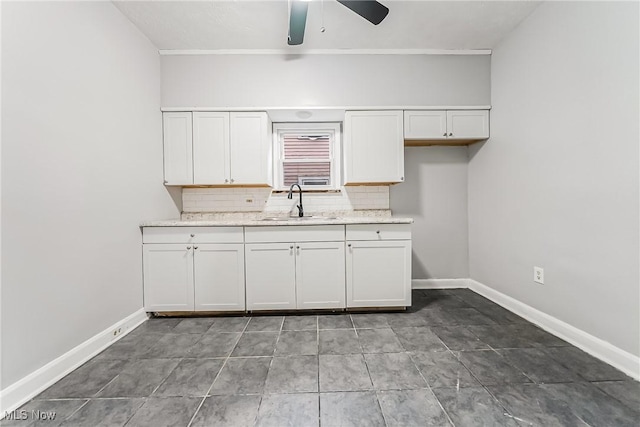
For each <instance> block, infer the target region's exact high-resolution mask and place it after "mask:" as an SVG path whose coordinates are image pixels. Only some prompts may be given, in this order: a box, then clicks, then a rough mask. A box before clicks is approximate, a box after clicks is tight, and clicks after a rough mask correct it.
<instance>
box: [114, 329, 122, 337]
mask: <svg viewBox="0 0 640 427" xmlns="http://www.w3.org/2000/svg"><path fill="white" fill-rule="evenodd" d="M121 333H122V328H118V329H114V330H113V336H114V337H117V336H118V335H120V334H121Z"/></svg>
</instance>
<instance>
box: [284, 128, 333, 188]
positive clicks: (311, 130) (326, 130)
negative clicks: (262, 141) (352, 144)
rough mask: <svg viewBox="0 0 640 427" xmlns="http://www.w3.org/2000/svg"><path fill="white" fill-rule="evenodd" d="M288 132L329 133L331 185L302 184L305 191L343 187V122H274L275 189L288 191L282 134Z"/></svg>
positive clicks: (300, 161) (311, 160) (310, 160)
mask: <svg viewBox="0 0 640 427" xmlns="http://www.w3.org/2000/svg"><path fill="white" fill-rule="evenodd" d="M287 133H289V134H290V133H308V134H327V133H328V134H329V135H330V136H331V137H330V143H329V162H330V163H331V166H330V170H331V172H330V182H331V184H330V185H301V187H302V190H303V191H314V190H316V191H332V190H340V188H341V183H342V182H341V180H340V179H341V175H340V173H341V170H342V169H341V162H340V160H341V154H342V149H341V148H342V146H341V141H342V123H340V122H321V123H274V124H273V154H274V156H273V175H274V177H273V190H274V191H288V190H289V187H285V185H284V166H283V165H284V163H285V162H284V144H283V139H282V135H283V134H287ZM297 162H299V163H305V162H308V163H313V162H317V160H314V159H299V160H298V161H297Z"/></svg>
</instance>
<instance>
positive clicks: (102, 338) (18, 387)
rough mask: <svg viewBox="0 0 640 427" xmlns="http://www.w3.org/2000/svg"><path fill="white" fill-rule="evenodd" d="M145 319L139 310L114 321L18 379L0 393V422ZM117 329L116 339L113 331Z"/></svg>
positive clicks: (144, 315) (145, 315)
mask: <svg viewBox="0 0 640 427" xmlns="http://www.w3.org/2000/svg"><path fill="white" fill-rule="evenodd" d="M146 320H147V314H146V313H145V311H144V309H142V308H141V309H140V310H138V311H136V312H135V313H133V314H131V315H129V316H127V317H126V318H124V319H122V320H120V321H119V322H116V323H115V324H113V325H112V326H110V327H109V328H107V329H105V330H104V331H102V332H100V333H98V334H97V335H95V336H93V337H91V338H89V339H88V340H86V341H85V342H83V343H82V344H80V345H78V346H77V347H75V348H73V349H71V350H69V351H68V352H66V353H65V354H63V355H62V356H60V357H58V358H57V359H55V360H52V361H51V362H49V363H47V364H46V365H44V366H43V367H42V368H40V369H38V370H36V371H34V372H32V373H31V374H29V375H27V376H26V377H24V378H22V379H21V380H19V381H17V382H15V383H13V384H11V385H10V386H9V387H7V388H5V389H4V390H2V391H0V419H2V417H3V416H4V415H5V414H6V413H8V412H11V411H14V410H16V409H17V408H19V407H20V406H22V405H23V404H24V403H26V402H28V401H29V400H30V399H32V398H33V397H35V396H37V395H38V394H39V393H41V392H42V391H44V390H45V389H46V388H47V387H49V386H51V385H52V384H54V383H55V382H56V381H58V380H59V379H60V378H62V377H64V376H65V375H67V374H68V373H70V372H71V371H73V370H74V369H76V368H77V367H79V366H80V365H82V364H83V363H85V362H86V361H88V360H89V359H91V358H92V357H93V356H95V355H96V354H98V353H100V352H101V351H102V350H104V349H105V348H107V347H109V346H110V345H111V344H113V343H114V342H116V341H118V340H119V339H121V338H122V337H124V336H125V335H127V334H128V333H129V332H131V331H132V330H133V329H134V328H135V327H136V326H138V325H140V324H141V323H143V322H144V321H146ZM118 329H120V330H121V332H120V334H119V335H118V336H114V335H113V332H114V331H116V330H118Z"/></svg>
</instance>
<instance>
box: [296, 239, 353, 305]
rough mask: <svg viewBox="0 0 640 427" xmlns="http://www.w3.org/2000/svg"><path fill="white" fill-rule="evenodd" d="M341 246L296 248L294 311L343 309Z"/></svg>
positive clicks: (310, 244) (303, 245) (315, 244)
mask: <svg viewBox="0 0 640 427" xmlns="http://www.w3.org/2000/svg"><path fill="white" fill-rule="evenodd" d="M344 284H345V277H344V242H308V243H299V244H297V245H296V300H297V308H301V309H305V308H306V309H311V308H344V307H345V288H344Z"/></svg>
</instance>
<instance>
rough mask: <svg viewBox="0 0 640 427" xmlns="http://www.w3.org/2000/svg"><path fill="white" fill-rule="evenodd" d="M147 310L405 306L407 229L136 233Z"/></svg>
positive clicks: (385, 226)
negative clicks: (139, 239)
mask: <svg viewBox="0 0 640 427" xmlns="http://www.w3.org/2000/svg"><path fill="white" fill-rule="evenodd" d="M142 246H143V263H144V306H145V309H146V311H149V312H151V311H158V312H162V311H164V312H167V311H245V310H254V311H261V310H294V309H344V308H345V307H346V308H350V307H408V306H410V305H411V226H410V224H377V225H376V224H349V225H346V226H345V225H317V226H306V225H300V226H264V227H245V228H244V229H243V228H242V227H150V228H144V229H143V245H142Z"/></svg>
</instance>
